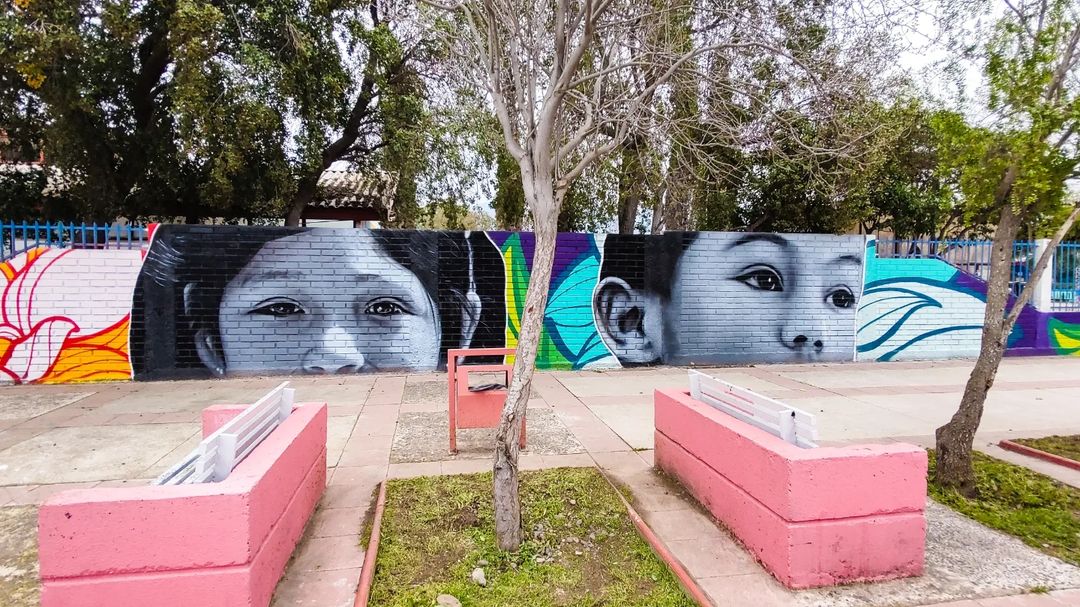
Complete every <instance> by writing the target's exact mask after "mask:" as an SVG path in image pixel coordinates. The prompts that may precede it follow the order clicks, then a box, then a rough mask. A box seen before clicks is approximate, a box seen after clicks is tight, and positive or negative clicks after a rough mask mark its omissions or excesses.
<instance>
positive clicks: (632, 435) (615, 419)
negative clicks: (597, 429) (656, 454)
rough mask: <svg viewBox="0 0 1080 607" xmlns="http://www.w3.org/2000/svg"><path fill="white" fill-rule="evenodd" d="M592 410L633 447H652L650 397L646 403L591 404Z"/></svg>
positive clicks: (652, 423) (652, 422)
mask: <svg viewBox="0 0 1080 607" xmlns="http://www.w3.org/2000/svg"><path fill="white" fill-rule="evenodd" d="M590 409H591V410H592V412H593V413H594V414H595V415H596V416H597V417H599V418H600V420H601V421H603V422H604V424H605V425H607V427H608V428H611V430H612V431H614V432H615V433H616V434H618V435H619V438H620V439H622V440H623V441H624V442H626V443H627V444H628V445H630V446H631V447H633V448H635V449H651V448H652V447H653V432H654V429H655V423H654V421H653V405H652V397H651V396H650V397H649V402H648V403H647V404H626V405H603V406H591V407H590Z"/></svg>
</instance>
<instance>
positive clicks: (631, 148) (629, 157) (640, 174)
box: [619, 141, 646, 234]
mask: <svg viewBox="0 0 1080 607" xmlns="http://www.w3.org/2000/svg"><path fill="white" fill-rule="evenodd" d="M645 179H646V177H645V168H644V167H643V166H642V164H641V158H640V157H639V156H638V145H637V143H636V141H634V142H632V143H627V144H626V145H625V146H624V147H623V150H622V166H621V167H620V170H619V233H620V234H633V233H634V224H636V223H637V215H638V209H639V208H640V207H641V199H642V198H643V191H644V189H645Z"/></svg>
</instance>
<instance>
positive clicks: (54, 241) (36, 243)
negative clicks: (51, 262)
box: [0, 221, 147, 259]
mask: <svg viewBox="0 0 1080 607" xmlns="http://www.w3.org/2000/svg"><path fill="white" fill-rule="evenodd" d="M146 241H147V230H146V227H145V226H135V225H122V224H118V223H114V224H96V223H90V224H87V223H64V222H62V221H60V222H56V223H53V222H49V221H46V222H38V221H33V222H27V221H23V222H15V221H4V222H0V246H2V254H3V259H11V258H12V257H14V256H16V255H18V254H19V253H23V252H25V251H28V250H30V249H34V248H37V247H55V248H75V249H140V248H142V247H144V246H145V245H146Z"/></svg>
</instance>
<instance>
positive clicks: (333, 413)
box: [326, 403, 364, 417]
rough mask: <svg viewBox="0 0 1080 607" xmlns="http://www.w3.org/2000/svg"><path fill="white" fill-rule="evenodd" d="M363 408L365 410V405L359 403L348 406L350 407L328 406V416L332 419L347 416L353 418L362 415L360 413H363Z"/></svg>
mask: <svg viewBox="0 0 1080 607" xmlns="http://www.w3.org/2000/svg"><path fill="white" fill-rule="evenodd" d="M363 408H364V405H362V404H359V403H356V404H348V405H328V406H327V407H326V409H327V414H328V415H329V416H330V417H338V416H345V415H353V416H355V415H360V411H362V410H363Z"/></svg>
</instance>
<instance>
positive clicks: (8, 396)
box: [0, 386, 94, 420]
mask: <svg viewBox="0 0 1080 607" xmlns="http://www.w3.org/2000/svg"><path fill="white" fill-rule="evenodd" d="M41 387H44V386H41ZM41 387H39V386H32V387H31V386H19V387H18V388H5V389H4V390H3V391H2V392H0V420H29V419H32V418H35V417H40V416H43V415H46V414H48V413H50V412H52V411H56V410H58V409H60V408H62V407H66V406H68V405H71V404H73V403H77V402H79V401H80V400H83V399H84V398H86V397H88V396H91V395H92V394H94V392H93V391H88V390H79V391H73V390H71V389H70V388H69V387H64V389H63V390H55V389H51V388H46V389H44V390H42V389H35V388H41Z"/></svg>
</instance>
